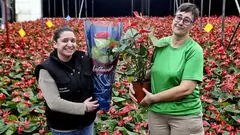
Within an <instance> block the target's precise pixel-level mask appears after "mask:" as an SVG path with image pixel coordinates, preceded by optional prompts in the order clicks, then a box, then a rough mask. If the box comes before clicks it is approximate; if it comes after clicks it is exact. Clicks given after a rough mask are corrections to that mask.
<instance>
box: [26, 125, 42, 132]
mask: <svg viewBox="0 0 240 135" xmlns="http://www.w3.org/2000/svg"><path fill="white" fill-rule="evenodd" d="M38 127H39V125H38V124H37V123H30V124H29V126H28V127H25V129H24V130H23V131H24V132H26V133H31V132H33V131H34V130H36V129H37V128H38Z"/></svg>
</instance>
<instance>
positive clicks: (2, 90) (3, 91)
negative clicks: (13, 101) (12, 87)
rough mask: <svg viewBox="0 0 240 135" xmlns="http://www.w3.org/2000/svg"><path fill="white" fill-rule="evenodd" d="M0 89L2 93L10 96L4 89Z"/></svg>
mask: <svg viewBox="0 0 240 135" xmlns="http://www.w3.org/2000/svg"><path fill="white" fill-rule="evenodd" d="M0 91H1V92H2V93H4V94H6V95H7V96H10V95H9V93H8V92H7V90H6V89H3V88H0Z"/></svg>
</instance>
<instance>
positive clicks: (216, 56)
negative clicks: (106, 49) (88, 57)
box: [0, 16, 240, 135]
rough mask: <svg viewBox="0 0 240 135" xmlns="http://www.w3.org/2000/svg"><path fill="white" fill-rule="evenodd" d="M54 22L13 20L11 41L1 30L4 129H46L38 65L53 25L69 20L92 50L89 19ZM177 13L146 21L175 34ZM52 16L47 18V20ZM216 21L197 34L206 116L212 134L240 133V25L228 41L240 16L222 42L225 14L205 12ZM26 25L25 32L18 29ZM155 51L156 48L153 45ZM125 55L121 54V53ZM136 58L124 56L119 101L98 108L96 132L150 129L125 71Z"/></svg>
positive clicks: (0, 117)
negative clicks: (107, 107)
mask: <svg viewBox="0 0 240 135" xmlns="http://www.w3.org/2000/svg"><path fill="white" fill-rule="evenodd" d="M50 19H51V21H52V22H53V24H54V26H53V27H52V28H47V26H45V27H44V30H43V31H42V26H41V25H42V23H41V20H37V21H29V22H23V23H22V24H20V23H13V24H10V26H9V35H10V37H9V38H10V44H9V45H7V44H6V34H5V33H4V32H0V37H1V38H0V134H2V133H8V134H35V135H37V134H44V133H47V132H48V131H47V130H46V117H45V115H44V109H45V107H44V100H43V96H42V93H41V90H40V89H39V88H38V87H37V84H36V79H35V77H34V72H33V71H34V68H35V65H36V64H38V63H40V62H41V61H42V60H44V59H45V58H46V57H47V56H48V54H49V51H51V50H52V49H53V46H52V39H51V37H52V34H53V31H54V30H55V29H56V28H58V27H59V26H61V25H64V24H67V25H70V26H72V27H73V28H74V31H75V33H76V37H77V43H78V45H79V49H83V50H86V42H85V39H84V33H83V32H84V27H83V21H79V22H78V20H75V19H72V20H70V21H69V22H67V21H63V20H62V19H60V18H54V19H53V18H50ZM95 19H96V20H108V21H122V22H124V23H128V22H129V20H131V22H134V21H137V20H134V18H128V17H123V18H94V19H93V20H95ZM172 19H173V17H172V16H168V17H164V18H159V17H151V18H147V19H146V22H145V25H146V26H147V25H149V24H152V25H154V27H155V33H154V34H155V36H156V37H158V38H160V37H163V36H168V35H171V21H172ZM44 21H45V22H47V19H45V20H44ZM208 21H209V22H211V23H212V24H213V26H214V29H213V30H212V31H211V32H210V33H206V32H203V31H200V28H199V22H200V21H199V20H198V21H197V22H196V24H195V27H194V28H193V30H192V31H191V36H192V37H193V39H195V40H196V41H197V42H198V43H200V44H201V46H202V47H203V49H204V59H205V64H204V74H205V75H204V82H203V83H202V85H201V100H202V101H203V114H204V115H203V116H204V117H203V122H204V127H205V134H206V135H217V134H226V135H228V134H229V135H236V134H237V132H239V133H238V134H240V96H239V95H240V79H239V78H240V59H239V58H240V29H239V30H238V31H237V34H236V36H235V38H234V39H233V41H232V43H231V44H230V45H228V43H229V41H230V39H231V36H232V34H233V32H234V30H235V27H236V24H237V23H238V21H239V17H236V16H231V17H226V21H225V23H226V24H225V33H224V34H225V43H224V45H222V44H221V18H220V17H217V16H212V17H211V18H203V26H205V25H206V24H207V22H208ZM21 26H22V28H23V29H24V30H25V31H26V36H25V37H23V38H21V37H20V36H19V34H18V30H19V29H20V28H21ZM149 51H150V53H152V51H153V50H152V48H149ZM120 57H121V56H120ZM130 64H131V63H130V61H123V60H122V61H118V67H117V72H118V73H119V74H117V75H116V82H115V84H114V86H113V99H112V100H113V105H112V106H111V108H110V110H109V112H107V113H104V112H102V111H99V112H98V118H97V120H96V123H95V125H96V128H95V129H96V132H97V133H99V134H101V135H108V134H114V135H122V134H123V135H127V134H133V135H134V134H136V135H137V134H141V135H144V134H147V126H148V125H147V122H146V121H147V117H146V110H145V109H144V108H142V107H140V106H138V105H137V104H134V103H133V102H132V101H131V100H130V98H129V95H128V88H127V86H128V80H127V77H126V76H123V75H122V74H121V72H127V71H129V70H130V67H129V65H130Z"/></svg>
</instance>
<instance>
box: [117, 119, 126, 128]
mask: <svg viewBox="0 0 240 135" xmlns="http://www.w3.org/2000/svg"><path fill="white" fill-rule="evenodd" d="M117 124H118V126H120V127H122V126H124V125H125V123H124V121H123V120H119V121H118V122H117Z"/></svg>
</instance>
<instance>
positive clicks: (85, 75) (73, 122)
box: [35, 50, 96, 130]
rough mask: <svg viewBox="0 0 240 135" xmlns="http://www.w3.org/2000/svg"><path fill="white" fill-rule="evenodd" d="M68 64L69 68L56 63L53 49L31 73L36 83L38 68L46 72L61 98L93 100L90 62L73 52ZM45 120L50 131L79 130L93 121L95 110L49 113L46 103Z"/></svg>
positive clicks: (57, 60) (85, 57)
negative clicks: (76, 113) (73, 112)
mask: <svg viewBox="0 0 240 135" xmlns="http://www.w3.org/2000/svg"><path fill="white" fill-rule="evenodd" d="M71 62H72V63H71V64H72V65H73V68H70V67H68V66H67V65H66V64H65V63H63V62H62V61H60V60H59V59H58V58H57V51H56V50H54V51H53V52H52V53H51V54H50V56H49V57H48V58H47V60H45V61H44V62H43V63H41V64H39V65H37V67H36V69H35V74H36V77H37V80H38V77H39V71H40V69H45V70H47V71H48V72H49V74H50V75H51V76H52V78H53V79H54V80H55V82H56V84H57V87H58V91H59V93H60V97H61V98H62V99H65V100H68V101H72V102H78V103H81V102H84V101H85V100H86V99H87V98H89V97H91V96H92V97H93V81H92V75H93V72H92V62H91V60H90V59H89V58H88V57H87V56H86V55H85V53H84V52H82V51H76V52H75V53H74V54H73V56H72V59H71ZM46 117H47V124H48V126H49V127H51V128H53V129H58V130H72V129H81V128H83V127H85V126H88V125H90V124H91V123H92V122H93V121H94V119H95V117H96V111H93V112H88V113H85V115H71V114H66V113H61V112H56V111H53V110H51V109H50V108H49V107H48V106H47V104H46Z"/></svg>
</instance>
